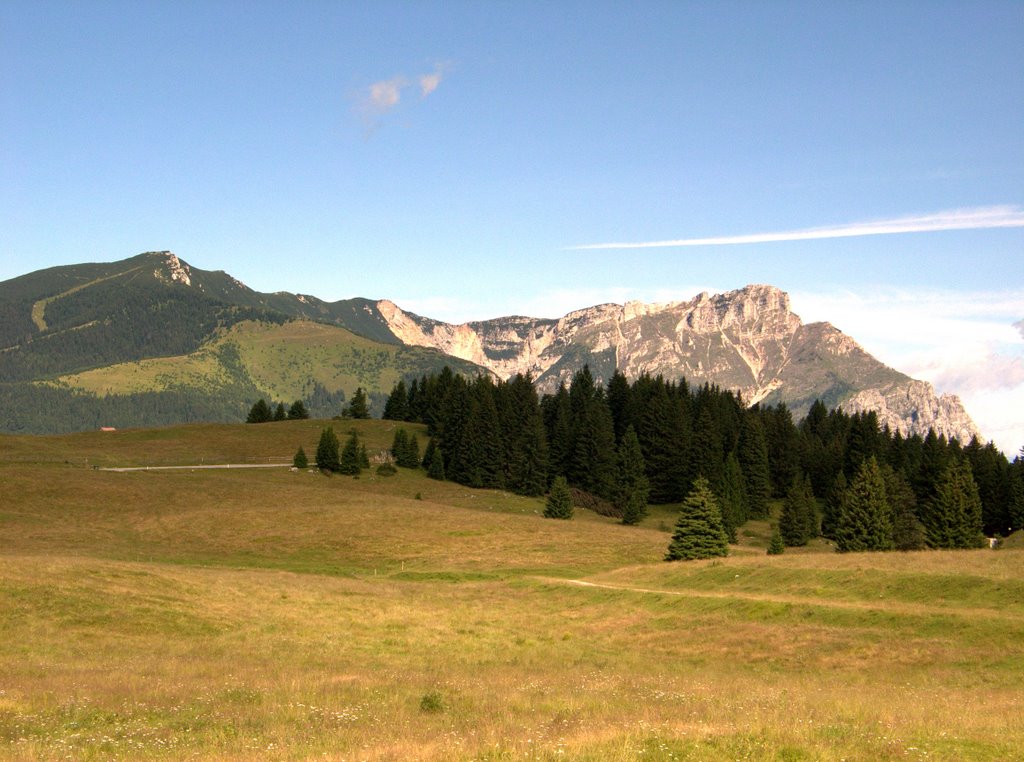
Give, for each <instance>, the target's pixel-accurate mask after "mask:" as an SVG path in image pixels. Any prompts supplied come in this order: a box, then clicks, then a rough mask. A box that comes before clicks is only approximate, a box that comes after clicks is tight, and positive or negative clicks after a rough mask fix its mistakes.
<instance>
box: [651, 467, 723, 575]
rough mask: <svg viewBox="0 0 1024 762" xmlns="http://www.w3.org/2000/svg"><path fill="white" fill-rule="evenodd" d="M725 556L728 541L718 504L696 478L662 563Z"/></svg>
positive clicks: (700, 479) (681, 510) (703, 484)
mask: <svg viewBox="0 0 1024 762" xmlns="http://www.w3.org/2000/svg"><path fill="white" fill-rule="evenodd" d="M728 553H729V538H728V536H727V535H726V533H725V527H724V526H722V514H721V512H720V511H719V508H718V501H717V500H716V499H715V496H714V494H713V493H712V492H711V485H710V484H709V483H708V480H707V479H705V478H704V477H698V478H697V479H696V481H694V483H693V489H692V490H691V491H690V494H689V495H687V496H686V499H685V500H683V506H682V508H681V509H680V513H679V520H678V521H676V527H675V531H674V532H673V533H672V541H671V542H670V543H669V546H668V552H667V553H666V554H665V560H666V561H678V560H684V561H689V560H693V559H696V558H713V557H715V556H724V555H727V554H728Z"/></svg>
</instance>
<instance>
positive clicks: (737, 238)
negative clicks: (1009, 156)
mask: <svg viewBox="0 0 1024 762" xmlns="http://www.w3.org/2000/svg"><path fill="white" fill-rule="evenodd" d="M1019 227H1024V210H1022V209H1021V208H1020V207H1019V206H1013V205H1003V206H988V207H980V208H975V209H948V210H945V211H941V212H934V213H932V214H924V215H917V216H910V217H894V218H892V219H887V220H873V221H869V222H853V223H849V224H846V225H833V226H828V227H815V228H805V229H803V230H789V231H783V232H768V233H750V234H745V235H729V236H715V237H711V238H680V239H676V240H669V241H637V242H632V243H629V242H619V243H588V244H582V245H579V246H569V247H567V248H568V249H570V250H573V251H586V250H595V249H654V248H671V247H682V246H738V245H741V244H755V243H776V242H780V241H814V240H820V239H824V238H855V237H858V236H866V235H893V234H896V233H931V232H936V231H941V230H982V229H986V228H1019Z"/></svg>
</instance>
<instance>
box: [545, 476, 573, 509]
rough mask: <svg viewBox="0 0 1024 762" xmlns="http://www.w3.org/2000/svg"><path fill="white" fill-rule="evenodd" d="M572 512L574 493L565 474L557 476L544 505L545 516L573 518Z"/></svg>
mask: <svg viewBox="0 0 1024 762" xmlns="http://www.w3.org/2000/svg"><path fill="white" fill-rule="evenodd" d="M572 514H573V507H572V494H571V493H570V492H569V484H568V483H567V482H566V480H565V477H564V476H556V477H555V481H554V482H553V483H552V484H551V492H550V493H549V494H548V499H547V502H546V503H545V505H544V518H548V519H571V518H572Z"/></svg>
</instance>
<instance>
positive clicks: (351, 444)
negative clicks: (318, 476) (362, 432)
mask: <svg viewBox="0 0 1024 762" xmlns="http://www.w3.org/2000/svg"><path fill="white" fill-rule="evenodd" d="M361 467H362V464H361V462H360V458H359V437H358V436H357V435H356V432H354V431H353V432H352V433H351V434H349V435H348V439H346V440H345V447H344V448H342V450H341V457H340V459H339V464H338V473H339V474H346V475H348V476H358V474H359V471H360V470H361Z"/></svg>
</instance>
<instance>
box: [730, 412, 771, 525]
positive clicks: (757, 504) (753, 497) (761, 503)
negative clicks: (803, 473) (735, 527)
mask: <svg viewBox="0 0 1024 762" xmlns="http://www.w3.org/2000/svg"><path fill="white" fill-rule="evenodd" d="M737 456H738V457H739V461H740V467H741V468H742V469H743V477H744V480H745V483H744V487H745V488H746V493H747V508H748V515H749V516H750V518H752V519H763V518H767V516H768V500H769V498H770V497H771V491H772V487H771V474H770V471H769V467H768V445H767V443H766V441H765V433H764V424H763V423H762V421H761V415H760V413H759V412H758V411H756V410H754V411H750V412H748V413H746V414H745V415H744V416H743V420H742V422H741V424H740V441H739V450H738V452H737Z"/></svg>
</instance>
